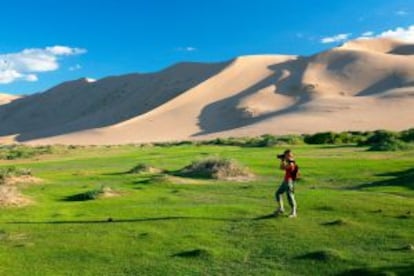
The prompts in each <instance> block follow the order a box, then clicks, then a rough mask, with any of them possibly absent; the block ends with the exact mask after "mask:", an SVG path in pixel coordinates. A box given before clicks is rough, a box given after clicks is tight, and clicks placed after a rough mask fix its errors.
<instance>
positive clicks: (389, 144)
mask: <svg viewBox="0 0 414 276" xmlns="http://www.w3.org/2000/svg"><path fill="white" fill-rule="evenodd" d="M409 148H410V145H409V144H407V143H405V142H404V141H401V140H398V139H397V138H393V137H391V138H387V139H384V140H381V141H380V142H378V143H375V144H373V145H371V147H370V148H369V149H368V150H369V151H400V150H408V149H409Z"/></svg>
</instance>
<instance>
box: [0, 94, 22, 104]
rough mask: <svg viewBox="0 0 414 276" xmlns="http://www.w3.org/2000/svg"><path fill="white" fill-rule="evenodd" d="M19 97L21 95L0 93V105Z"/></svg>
mask: <svg viewBox="0 0 414 276" xmlns="http://www.w3.org/2000/svg"><path fill="white" fill-rule="evenodd" d="M19 98H21V96H17V95H9V94H4V93H0V105H3V104H8V103H10V102H12V101H14V100H17V99H19Z"/></svg>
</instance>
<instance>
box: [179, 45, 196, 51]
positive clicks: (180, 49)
mask: <svg viewBox="0 0 414 276" xmlns="http://www.w3.org/2000/svg"><path fill="white" fill-rule="evenodd" d="M177 51H179V52H195V51H197V48H195V47H191V46H187V47H179V48H177Z"/></svg>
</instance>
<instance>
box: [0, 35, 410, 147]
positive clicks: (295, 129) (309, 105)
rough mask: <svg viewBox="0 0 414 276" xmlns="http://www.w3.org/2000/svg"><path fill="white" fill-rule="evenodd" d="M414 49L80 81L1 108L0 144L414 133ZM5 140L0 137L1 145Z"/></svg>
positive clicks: (380, 48)
mask: <svg viewBox="0 0 414 276" xmlns="http://www.w3.org/2000/svg"><path fill="white" fill-rule="evenodd" d="M413 46H414V45H412V44H407V43H403V42H400V41H395V40H391V39H371V40H365V39H364V40H357V41H351V42H348V43H346V44H344V45H342V46H340V47H337V48H333V49H331V50H328V51H325V52H322V53H318V54H315V55H313V56H309V57H299V56H280V55H257V56H244V57H239V58H236V59H234V60H231V61H228V62H222V63H215V64H201V63H182V64H177V65H174V66H172V67H169V68H167V69H165V70H163V71H161V72H158V73H151V74H131V75H125V76H118V77H108V78H105V79H102V80H98V81H95V82H90V81H88V80H87V79H80V80H76V81H72V82H67V83H63V84H61V85H59V86H57V87H54V88H52V89H50V90H48V91H46V92H44V93H41V94H36V95H33V96H30V97H25V98H23V99H19V100H16V101H13V102H10V103H9V104H5V105H2V106H0V121H1V122H2V123H1V125H0V142H1V141H6V138H7V139H8V141H9V140H10V139H11V138H10V137H12V140H13V139H14V140H15V141H19V142H27V143H33V144H49V143H63V144H119V143H139V142H153V141H169V140H183V139H210V138H213V137H221V136H226V137H228V136H250V135H260V134H264V133H271V134H288V133H314V132H318V131H327V130H335V131H341V130H373V129H379V128H386V129H393V130H401V129H406V128H410V127H413V126H414V120H413V119H412V118H414V109H413V108H412V107H413V106H414V105H413V104H414V51H413V49H414V47H413ZM1 137H3V139H2V138H1Z"/></svg>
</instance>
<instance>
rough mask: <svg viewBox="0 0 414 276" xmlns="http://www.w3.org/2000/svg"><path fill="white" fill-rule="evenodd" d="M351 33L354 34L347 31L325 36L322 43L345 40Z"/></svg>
mask: <svg viewBox="0 0 414 276" xmlns="http://www.w3.org/2000/svg"><path fill="white" fill-rule="evenodd" d="M351 35H352V34H351V33H347V34H337V35H334V36H330V37H324V38H322V39H321V43H323V44H326V43H333V42H340V41H345V40H347V39H348V38H349V37H350V36H351Z"/></svg>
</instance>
